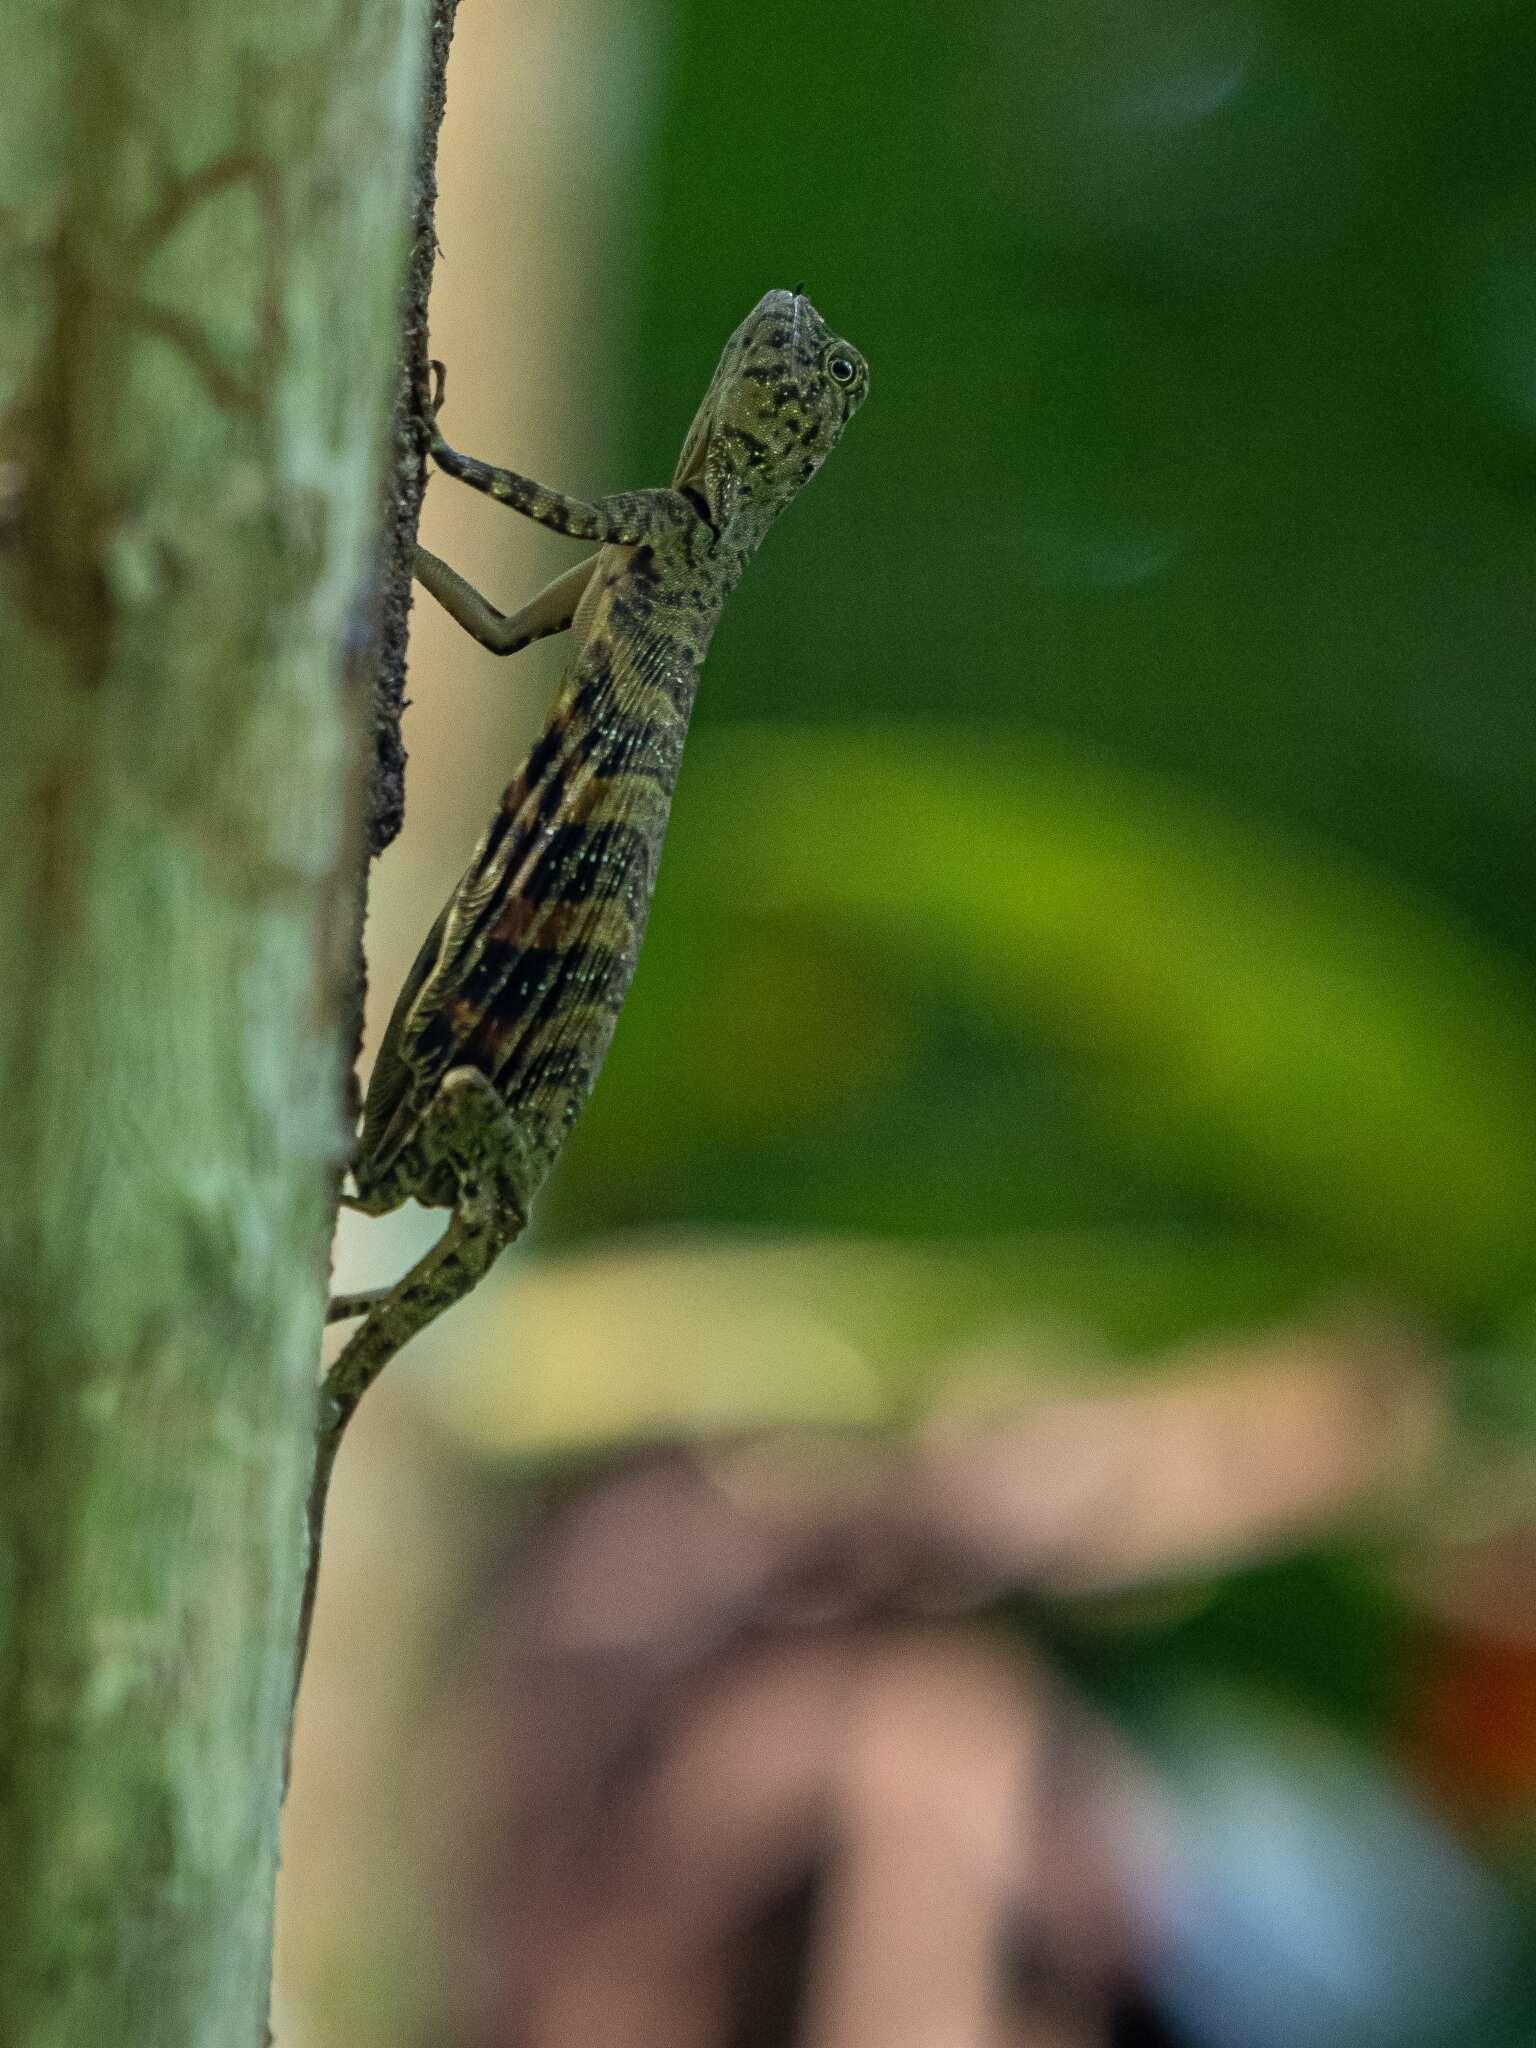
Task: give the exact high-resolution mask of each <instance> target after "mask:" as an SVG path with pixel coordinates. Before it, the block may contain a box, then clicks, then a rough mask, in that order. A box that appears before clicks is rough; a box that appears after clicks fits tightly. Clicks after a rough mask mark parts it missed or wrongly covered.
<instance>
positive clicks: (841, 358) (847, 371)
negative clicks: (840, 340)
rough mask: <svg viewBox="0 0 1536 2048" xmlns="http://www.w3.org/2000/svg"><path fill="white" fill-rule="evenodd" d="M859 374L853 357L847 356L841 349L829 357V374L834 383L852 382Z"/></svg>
mask: <svg viewBox="0 0 1536 2048" xmlns="http://www.w3.org/2000/svg"><path fill="white" fill-rule="evenodd" d="M858 374H859V373H858V371H857V369H856V368H855V367H854V362H853V358H852V357H851V356H845V355H844V354H843V352H842V350H841V349H838V350H836V351H834V353H833V354H831V355H830V356H828V357H827V375H828V376H829V377H830V378H831V379H832V381H833V383H834V384H851V383H852V382H853V380H854V378H855V377H856V376H857V375H858Z"/></svg>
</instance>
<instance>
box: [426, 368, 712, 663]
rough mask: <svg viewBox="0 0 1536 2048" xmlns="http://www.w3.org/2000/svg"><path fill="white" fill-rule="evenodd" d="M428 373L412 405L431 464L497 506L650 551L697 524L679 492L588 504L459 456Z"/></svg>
mask: <svg viewBox="0 0 1536 2048" xmlns="http://www.w3.org/2000/svg"><path fill="white" fill-rule="evenodd" d="M432 370H433V373H434V376H435V378H436V383H435V386H434V387H433V388H432V389H431V390H430V391H429V390H428V389H426V388H425V376H424V375H423V376H422V377H420V378H419V379H418V384H417V405H418V407H419V408H420V410H421V413H422V416H423V418H425V419H426V420H428V421H429V422H430V423H431V440H430V442H429V446H430V449H431V453H432V459H433V461H434V462H435V463H436V464H437V466H438V468H439V469H441V470H443V471H445V472H446V474H447V475H449V476H452V477H457V478H458V480H459V482H460V483H465V484H470V485H472V486H473V488H474V489H475V490H477V491H484V492H485V493H486V495H487V496H488V497H491V498H495V499H496V500H497V502H498V503H499V504H502V505H510V506H511V507H512V508H513V510H514V511H516V512H522V513H524V514H526V515H527V517H528V518H529V519H533V520H536V521H537V522H538V524H539V525H540V526H547V527H550V528H551V529H552V530H553V531H554V532H555V533H563V534H566V535H567V536H568V537H569V538H570V539H572V540H586V541H596V542H600V543H602V544H603V545H605V546H606V545H613V546H618V547H647V546H649V547H654V546H656V545H657V544H658V543H659V542H663V541H667V540H671V539H673V538H675V537H676V536H677V535H679V534H682V533H686V532H688V531H689V530H691V529H693V528H695V527H699V526H700V525H701V524H702V521H701V515H700V512H699V508H698V505H697V504H695V502H694V501H693V499H691V498H690V497H688V496H687V495H686V494H685V493H684V492H682V491H677V490H672V489H666V490H648V491H618V492H616V493H615V494H614V495H613V496H612V497H607V498H598V499H597V500H595V501H589V500H588V499H586V498H572V497H569V496H567V494H566V493H565V492H564V491H552V490H550V489H549V488H548V487H547V486H546V485H544V484H540V483H535V482H534V480H533V478H532V477H528V476H521V475H519V473H518V472H517V471H516V470H515V469H497V468H496V467H495V466H494V465H493V464H491V463H489V462H477V461H476V460H475V458H474V457H473V456H472V455H462V454H460V452H459V450H458V449H457V448H450V447H449V445H448V443H447V442H446V441H445V440H444V439H443V436H442V432H441V430H440V429H439V427H438V424H437V410H438V407H439V406H440V405H441V404H442V402H443V390H444V382H445V379H444V374H443V366H442V364H441V363H437V362H434V363H433V365H432ZM470 630H471V632H473V631H474V628H473V627H471V628H470Z"/></svg>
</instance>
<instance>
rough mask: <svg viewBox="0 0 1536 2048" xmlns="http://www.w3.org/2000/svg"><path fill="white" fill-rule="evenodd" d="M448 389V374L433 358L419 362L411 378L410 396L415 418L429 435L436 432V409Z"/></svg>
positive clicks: (434, 357)
mask: <svg viewBox="0 0 1536 2048" xmlns="http://www.w3.org/2000/svg"><path fill="white" fill-rule="evenodd" d="M447 387H448V372H447V371H446V370H445V369H444V368H443V365H442V364H441V363H440V362H439V361H438V360H437V358H436V356H433V357H432V359H431V360H430V361H429V362H419V363H418V364H417V365H416V368H415V370H414V372H413V373H412V376H411V396H412V398H413V399H414V400H415V406H416V416H417V418H418V419H419V420H421V422H422V424H423V425H424V426H425V427H426V429H427V432H428V434H429V435H432V434H435V433H436V432H437V415H438V409H439V408H440V407H441V405H442V402H443V393H444V391H445V390H446V389H447Z"/></svg>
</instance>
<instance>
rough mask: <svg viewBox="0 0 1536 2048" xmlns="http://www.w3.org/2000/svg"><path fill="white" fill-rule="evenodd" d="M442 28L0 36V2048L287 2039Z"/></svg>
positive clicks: (281, 22)
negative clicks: (410, 228)
mask: <svg viewBox="0 0 1536 2048" xmlns="http://www.w3.org/2000/svg"><path fill="white" fill-rule="evenodd" d="M426 13H427V9H426V4H425V0H378V4H369V5H363V4H362V0H335V4H326V0H320V4H316V0H201V4H199V5H196V6H188V5H187V4H186V0H139V4H137V5H135V6H132V7H124V6H122V5H121V4H120V0H22V4H21V5H20V6H19V7H17V8H13V9H12V10H11V11H10V14H9V17H8V21H7V35H6V71H7V77H8V81H9V87H10V89H9V91H8V93H7V107H8V111H7V116H6V122H5V126H4V132H3V135H0V240H3V245H4V255H3V268H0V303H3V305H4V306H5V308H6V314H7V317H6V320H5V323H4V332H3V335H0V465H3V466H0V844H3V846H4V848H5V883H4V887H3V888H0V1929H3V1933H0V2042H4V2043H6V2044H11V2043H15V2044H17V2048H20V2044H23V2043H24V2044H25V2048H65V2044H68V2048H98V2044H102V2043H110V2044H111V2048H151V2044H152V2048H183V2044H192V2043H196V2044H206V2048H215V2044H217V2048H232V2044H237V2043H248V2044H254V2043H257V2042H260V2041H261V2040H263V2039H264V2038H265V2014H266V2007H267V1980H268V1972H269V1968H270V1924H271V1900H272V1887H273V1877H274V1871H275V1862H276V1840H277V1817H278V1806H279V1799H280V1789H281V1773H282V1757H283V1742H284V1733H285V1727H286V1721H287V1713H288V1703H289V1688H290V1683H291V1674H292V1655H293V1634H294V1623H295V1617H296V1613H297V1604H298V1594H299V1581H300V1574H301V1571H302V1567H303V1549H304V1539H303V1519H304V1512H303V1511H304V1497H305V1490H306V1483H307V1479H308V1475H309V1467H310V1462H311V1458H312V1452H313V1422H314V1376H315V1359H316V1355H317V1345H318V1339H319V1332H320V1325H321V1315H322V1303H323V1297H324V1259H325V1247H326V1240H327V1236H328V1230H329V1221H330V1208H331V1195H332V1189H333V1181H334V1171H335V1167H336V1164H337V1161H338V1159H339V1156H340V1152H341V1149H342V1146H343V1143H344V1125H343V1118H342V1113H341V1105H342V1082H343V1075H342V1068H343V1056H342V1050H341V1049H342V1047H343V1045H344V1043H345V1039H346V1011H347V1008H348V1005H349V1003H350V1000H351V988H352V961H351V958H350V954H351V937H352V933H353V928H354V918H353V901H354V897H355V887H356V883H355V876H356V869H357V863H358V859H359V857H360V840H359V839H358V837H357V835H356V834H354V833H353V831H352V829H351V827H350V826H349V824H348V821H347V813H348V804H347V802H346V796H347V792H348V790H349V788H351V787H352V786H354V785H355V784H357V783H359V782H360V766H358V767H354V765H353V764H354V760H355V753H356V750H355V749H354V748H353V746H352V745H351V741H350V732H349V727H350V726H352V725H353V724H356V723H358V722H360V721H357V720H354V719H352V718H351V717H350V716H349V711H348V703H347V691H346V686H345V683H344V664H343V662H342V659H341V649H342V645H343V641H344V638H345V636H346V634H347V631H348V629H349V627H350V628H351V630H352V631H353V634H354V637H356V633H357V630H358V629H357V626H356V620H357V617H358V614H359V610H360V607H361V608H363V609H364V616H365V618H366V610H365V608H366V601H367V594H368V592H369V590H370V589H371V585H372V578H373V573H374V552H373V549H374V538H375V530H376V525H377V520H376V507H377V503H378V498H377V482H378V466H379V457H380V451H381V448H382V446H383V442H384V428H385V420H386V405H387V400H388V396H389V391H390V386H391V381H392V377H393V373H394V369H395V363H396V306H397V293H398V289H399V285H400V279H401V274H402V263H403V259H404V253H405V228H406V225H407V223H408V221H409V217H410V171H411V158H412V149H413V142H414V137H415V134H416V131H417V125H418V121H419V114H420V103H419V96H420V69H421V62H422V53H423V49H424V46H425V36H426ZM363 630H364V631H365V632H366V624H365V626H364V628H363ZM361 722H366V721H361Z"/></svg>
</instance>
